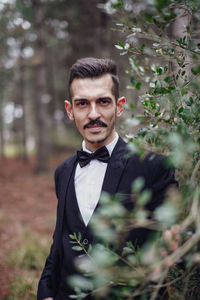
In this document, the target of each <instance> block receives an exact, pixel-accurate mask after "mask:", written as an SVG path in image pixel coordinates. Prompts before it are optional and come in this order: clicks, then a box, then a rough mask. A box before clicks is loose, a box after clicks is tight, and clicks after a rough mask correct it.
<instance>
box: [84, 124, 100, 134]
mask: <svg viewBox="0 0 200 300" xmlns="http://www.w3.org/2000/svg"><path fill="white" fill-rule="evenodd" d="M102 128H103V126H101V125H90V126H88V127H87V128H86V129H87V130H89V131H90V132H99V131H101V129H102Z"/></svg>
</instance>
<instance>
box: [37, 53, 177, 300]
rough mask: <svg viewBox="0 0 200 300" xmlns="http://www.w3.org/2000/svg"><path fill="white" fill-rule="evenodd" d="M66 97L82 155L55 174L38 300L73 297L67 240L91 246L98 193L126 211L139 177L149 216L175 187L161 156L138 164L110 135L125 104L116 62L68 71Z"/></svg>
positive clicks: (139, 233) (83, 64) (91, 61)
mask: <svg viewBox="0 0 200 300" xmlns="http://www.w3.org/2000/svg"><path fill="white" fill-rule="evenodd" d="M69 96H70V100H69V101H65V108H66V111H67V114H68V116H69V118H70V120H73V121H75V123H76V127H77V129H78V131H79V132H80V134H81V135H82V136H83V143H82V149H83V150H81V151H78V152H77V153H76V154H74V155H73V156H71V157H70V158H68V159H67V160H66V161H64V162H63V163H62V164H61V165H60V166H59V167H58V168H57V169H56V172H55V187H56V194H57V198H58V209H57V222H56V228H55V232H54V239H53V244H52V247H51V251H50V254H49V256H48V258H47V260H46V264H45V267H44V270H43V273H42V276H41V279H40V282H39V286H38V296H37V299H38V300H44V299H45V300H65V299H69V297H68V296H69V295H70V294H71V293H72V291H71V290H70V287H69V286H68V285H67V278H69V276H70V275H72V274H74V273H76V269H75V266H74V264H73V261H74V259H75V257H76V256H77V255H80V253H79V252H77V251H74V250H72V244H71V243H70V238H69V235H70V234H73V233H74V232H75V233H77V234H78V233H79V232H81V235H82V239H83V243H84V244H85V246H86V247H87V246H88V245H89V244H90V243H91V242H92V234H91V232H90V229H89V226H88V225H89V222H90V219H91V217H92V215H93V214H94V213H95V210H96V209H97V207H98V205H99V204H98V201H99V199H100V195H101V192H102V191H105V192H108V193H110V194H116V193H121V194H123V195H126V197H127V198H126V199H124V200H125V201H124V205H125V206H126V207H127V208H128V209H130V207H132V206H131V205H132V203H130V202H131V200H130V197H128V195H130V194H131V184H132V182H133V181H134V180H135V179H136V178H138V177H143V178H144V180H145V188H148V189H151V191H152V198H151V201H150V202H149V204H148V207H147V208H148V209H149V210H150V211H153V210H154V209H155V208H156V207H157V206H158V205H159V204H161V203H162V201H163V198H164V194H165V192H166V189H167V188H168V187H169V185H172V184H175V180H174V174H173V171H172V170H169V169H166V168H165V167H164V164H163V157H162V156H159V155H155V156H154V158H153V159H152V157H151V156H152V155H151V154H148V155H147V156H146V157H145V159H143V160H140V159H139V157H138V156H137V155H132V156H130V155H129V156H128V155H127V153H128V152H127V149H126V143H125V142H124V141H123V140H122V139H121V138H120V137H119V136H118V134H117V132H116V130H115V121H116V118H119V117H120V116H121V114H122V113H123V110H124V105H125V101H126V100H125V98H124V97H121V98H120V97H119V80H118V77H117V68H116V64H115V62H113V61H112V60H110V59H96V58H83V59H80V60H78V61H77V62H76V63H75V64H74V65H73V66H72V69H71V73H70V79H69ZM146 236H147V232H146V231H145V230H144V229H139V230H133V231H132V232H131V235H130V239H131V240H132V241H133V242H134V241H136V240H137V243H138V244H139V245H141V244H142V243H143V242H144V241H145V239H146Z"/></svg>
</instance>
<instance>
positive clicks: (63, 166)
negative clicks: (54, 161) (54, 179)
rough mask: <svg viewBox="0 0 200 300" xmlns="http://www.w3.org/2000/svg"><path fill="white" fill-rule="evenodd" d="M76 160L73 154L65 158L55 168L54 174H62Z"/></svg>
mask: <svg viewBox="0 0 200 300" xmlns="http://www.w3.org/2000/svg"><path fill="white" fill-rule="evenodd" d="M75 160H76V154H73V155H71V156H69V157H68V158H66V159H65V160H64V161H62V162H61V163H60V164H59V165H58V166H57V168H56V170H55V174H59V173H61V172H63V170H65V169H66V168H68V167H69V166H70V165H71V164H73V163H74V162H75Z"/></svg>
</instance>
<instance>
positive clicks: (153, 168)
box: [147, 155, 178, 211]
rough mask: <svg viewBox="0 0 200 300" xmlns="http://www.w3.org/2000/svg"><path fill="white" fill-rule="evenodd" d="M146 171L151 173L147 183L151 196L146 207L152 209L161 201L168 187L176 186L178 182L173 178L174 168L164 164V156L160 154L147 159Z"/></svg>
mask: <svg viewBox="0 0 200 300" xmlns="http://www.w3.org/2000/svg"><path fill="white" fill-rule="evenodd" d="M148 171H149V172H151V174H152V176H151V180H150V182H149V183H148V185H149V188H150V189H151V191H152V198H151V201H150V202H149V204H148V205H147V209H149V210H150V211H154V210H155V208H156V207H157V206H159V205H161V204H162V203H163V200H164V199H165V196H166V192H167V190H168V189H169V188H172V187H173V188H178V182H177V181H176V180H175V176H174V174H175V170H174V169H173V168H168V167H167V166H166V164H165V157H164V156H162V155H156V156H155V158H153V159H152V160H151V159H150V160H149V166H148ZM148 177H149V176H148Z"/></svg>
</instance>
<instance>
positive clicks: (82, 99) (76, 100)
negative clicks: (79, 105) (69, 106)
mask: <svg viewBox="0 0 200 300" xmlns="http://www.w3.org/2000/svg"><path fill="white" fill-rule="evenodd" d="M73 101H74V102H80V101H88V99H85V98H75V99H74V100H73Z"/></svg>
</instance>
